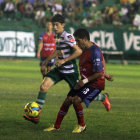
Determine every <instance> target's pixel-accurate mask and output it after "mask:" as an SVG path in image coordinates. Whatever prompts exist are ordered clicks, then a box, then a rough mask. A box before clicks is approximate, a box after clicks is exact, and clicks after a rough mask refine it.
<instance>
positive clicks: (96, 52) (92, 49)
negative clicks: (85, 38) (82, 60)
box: [90, 43, 102, 54]
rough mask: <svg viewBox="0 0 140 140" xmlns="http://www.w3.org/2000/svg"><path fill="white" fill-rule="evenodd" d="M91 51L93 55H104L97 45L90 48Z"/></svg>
mask: <svg viewBox="0 0 140 140" xmlns="http://www.w3.org/2000/svg"><path fill="white" fill-rule="evenodd" d="M90 51H91V53H92V54H102V52H101V49H100V47H99V46H98V45H97V44H95V43H93V45H92V46H91V47H90Z"/></svg>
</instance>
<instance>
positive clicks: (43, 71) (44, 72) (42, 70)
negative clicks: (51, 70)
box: [40, 58, 46, 78]
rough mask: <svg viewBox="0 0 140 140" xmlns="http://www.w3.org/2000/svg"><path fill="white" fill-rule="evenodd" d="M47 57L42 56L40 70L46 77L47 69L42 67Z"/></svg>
mask: <svg viewBox="0 0 140 140" xmlns="http://www.w3.org/2000/svg"><path fill="white" fill-rule="evenodd" d="M45 59H46V58H40V72H41V74H42V77H43V78H44V77H45V74H46V71H45V70H44V69H42V64H43V62H44V61H45Z"/></svg>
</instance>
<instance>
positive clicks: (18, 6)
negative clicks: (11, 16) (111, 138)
mask: <svg viewBox="0 0 140 140" xmlns="http://www.w3.org/2000/svg"><path fill="white" fill-rule="evenodd" d="M17 9H18V11H19V13H20V16H19V19H22V18H23V17H24V16H25V9H24V3H23V2H20V3H19V4H18V5H17Z"/></svg>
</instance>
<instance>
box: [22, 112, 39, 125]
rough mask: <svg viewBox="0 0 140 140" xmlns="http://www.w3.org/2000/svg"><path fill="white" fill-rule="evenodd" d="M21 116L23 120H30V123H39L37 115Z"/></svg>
mask: <svg viewBox="0 0 140 140" xmlns="http://www.w3.org/2000/svg"><path fill="white" fill-rule="evenodd" d="M23 117H24V119H25V120H27V121H31V122H32V123H35V124H37V123H39V116H38V117H35V118H30V117H29V116H27V115H25V114H24V115H23Z"/></svg>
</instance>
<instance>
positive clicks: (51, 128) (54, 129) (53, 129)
mask: <svg viewBox="0 0 140 140" xmlns="http://www.w3.org/2000/svg"><path fill="white" fill-rule="evenodd" d="M43 131H48V132H50V131H59V129H57V128H55V127H54V125H52V126H51V127H49V128H45V129H44V130H43Z"/></svg>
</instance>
